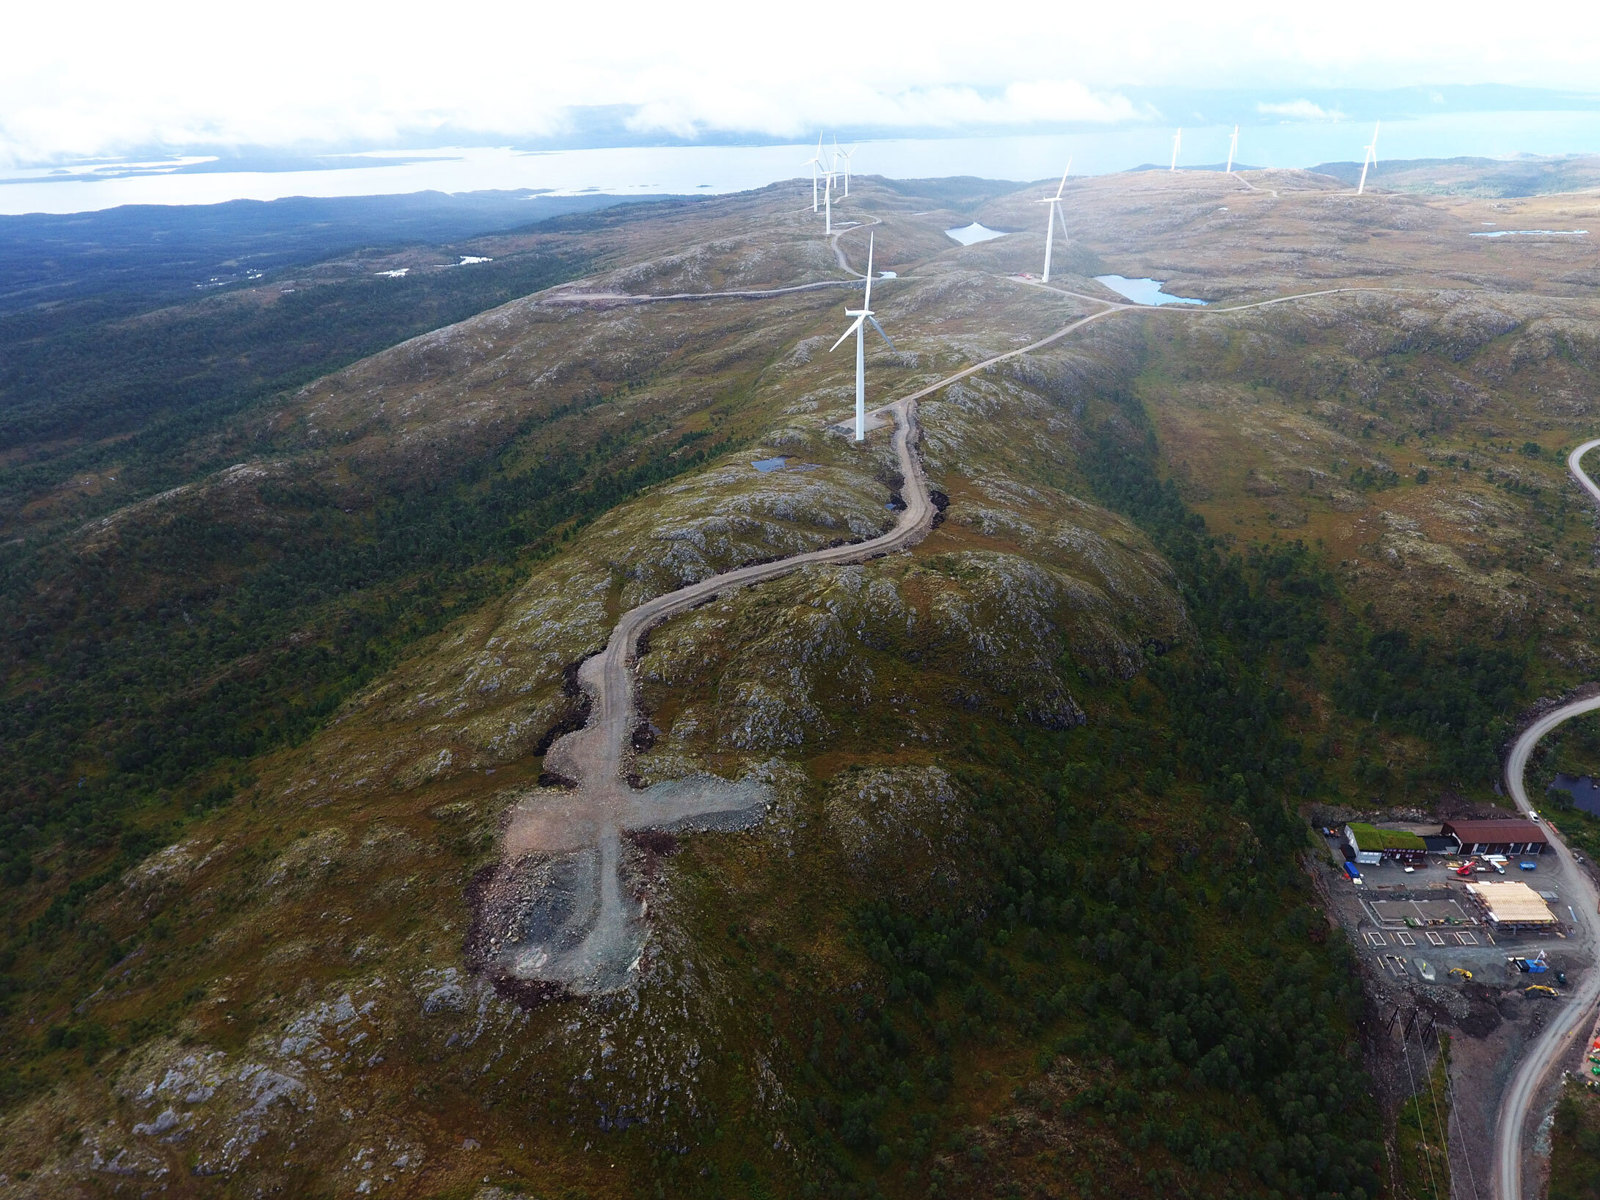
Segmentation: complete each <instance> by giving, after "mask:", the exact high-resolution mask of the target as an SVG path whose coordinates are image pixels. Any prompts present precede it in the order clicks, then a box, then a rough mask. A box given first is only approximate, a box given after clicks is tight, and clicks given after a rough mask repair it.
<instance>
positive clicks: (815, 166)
mask: <svg viewBox="0 0 1600 1200" xmlns="http://www.w3.org/2000/svg"><path fill="white" fill-rule="evenodd" d="M800 165H801V166H802V167H810V168H811V211H812V212H816V211H817V208H818V198H817V175H818V173H819V172H820V171H821V170H822V134H820V133H819V134H817V151H816V153H815V154H813V155H812V156H811V157H810V158H808V159H806V161H805V162H803V163H801V164H800Z"/></svg>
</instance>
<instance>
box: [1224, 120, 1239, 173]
mask: <svg viewBox="0 0 1600 1200" xmlns="http://www.w3.org/2000/svg"><path fill="white" fill-rule="evenodd" d="M1237 153H1239V127H1238V126H1237V125H1235V126H1234V127H1233V136H1232V137H1231V138H1229V139H1228V170H1227V174H1229V175H1232V174H1233V156H1234V155H1235V154H1237Z"/></svg>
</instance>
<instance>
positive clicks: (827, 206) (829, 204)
mask: <svg viewBox="0 0 1600 1200" xmlns="http://www.w3.org/2000/svg"><path fill="white" fill-rule="evenodd" d="M822 201H823V205H824V211H826V212H827V214H828V215H827V217H826V218H824V219H825V221H826V225H825V226H824V230H823V231H824V232H825V233H827V234H828V236H829V237H832V236H833V174H832V172H829V174H828V177H827V179H826V180H825V181H824V183H823V185H822Z"/></svg>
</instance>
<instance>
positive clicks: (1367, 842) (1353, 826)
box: [1350, 821, 1427, 850]
mask: <svg viewBox="0 0 1600 1200" xmlns="http://www.w3.org/2000/svg"><path fill="white" fill-rule="evenodd" d="M1350 832H1351V833H1353V834H1355V836H1356V845H1357V846H1359V847H1360V848H1361V849H1363V850H1423V849H1426V846H1427V844H1426V843H1425V842H1424V841H1423V840H1422V839H1421V838H1420V837H1418V836H1417V835H1416V834H1414V833H1407V832H1406V831H1405V830H1403V829H1379V828H1377V826H1375V825H1368V824H1366V823H1365V822H1363V821H1352V822H1350Z"/></svg>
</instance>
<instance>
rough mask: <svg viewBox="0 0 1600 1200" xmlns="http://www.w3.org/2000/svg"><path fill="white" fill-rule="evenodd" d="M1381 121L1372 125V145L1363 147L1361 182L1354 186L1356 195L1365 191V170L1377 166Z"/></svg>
mask: <svg viewBox="0 0 1600 1200" xmlns="http://www.w3.org/2000/svg"><path fill="white" fill-rule="evenodd" d="M1382 124H1383V122H1382V121H1375V122H1373V125H1372V144H1371V145H1369V146H1367V147H1365V149H1366V154H1364V155H1363V156H1362V158H1361V182H1360V183H1358V184H1356V195H1358V196H1359V195H1361V193H1362V192H1364V191H1366V190H1367V168H1368V167H1375V166H1377V165H1378V127H1379V126H1380V125H1382Z"/></svg>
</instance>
